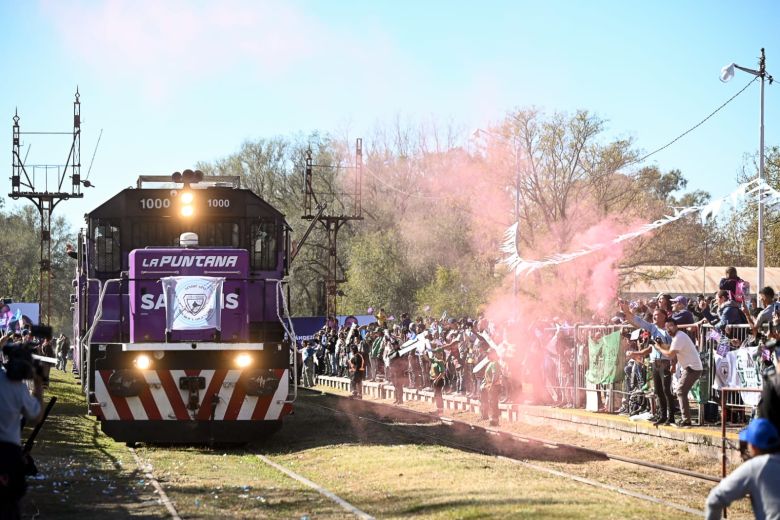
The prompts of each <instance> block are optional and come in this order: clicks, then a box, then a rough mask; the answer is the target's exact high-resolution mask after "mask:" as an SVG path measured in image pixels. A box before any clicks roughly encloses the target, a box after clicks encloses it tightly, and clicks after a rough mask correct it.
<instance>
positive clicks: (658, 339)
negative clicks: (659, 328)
mask: <svg viewBox="0 0 780 520" xmlns="http://www.w3.org/2000/svg"><path fill="white" fill-rule="evenodd" d="M655 342H656V343H657V344H658V345H663V342H664V340H663V338H661V337H657V338H655Z"/></svg>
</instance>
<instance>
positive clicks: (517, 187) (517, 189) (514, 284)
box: [473, 128, 521, 298]
mask: <svg viewBox="0 0 780 520" xmlns="http://www.w3.org/2000/svg"><path fill="white" fill-rule="evenodd" d="M480 134H488V135H491V136H493V137H496V138H499V139H501V140H503V141H509V139H508V138H507V137H506V136H503V135H500V134H497V133H495V132H491V131H489V130H483V129H481V128H477V129H476V130H474V134H473V135H474V138H475V139H479V137H480ZM512 147H513V148H514V152H515V222H516V223H517V233H518V234H519V233H520V180H521V179H520V151H519V149H518V144H517V138H516V137H514V136H513V137H512ZM512 271H513V274H514V277H513V279H512V296H514V297H515V298H517V270H514V269H513V270H512Z"/></svg>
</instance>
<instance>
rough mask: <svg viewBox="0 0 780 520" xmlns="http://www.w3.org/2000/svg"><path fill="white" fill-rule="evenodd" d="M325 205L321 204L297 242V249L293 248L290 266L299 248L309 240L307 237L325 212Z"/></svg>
mask: <svg viewBox="0 0 780 520" xmlns="http://www.w3.org/2000/svg"><path fill="white" fill-rule="evenodd" d="M327 206H328V205H327V204H321V205H320V209H319V211H318V212H317V214H316V215H314V218H313V219H312V221H311V224H309V227H308V228H306V232H305V233H304V234H303V236H302V237H301V240H300V242H298V247H296V248H295V251H293V253H292V255H290V264H292V263H293V261H294V260H295V257H297V256H298V253H299V252H300V251H301V248H302V247H303V244H304V243H305V242H306V239H307V238H309V235H310V234H311V232H312V230H313V229H314V227H315V226H316V225H317V222H319V220H320V217H321V216H322V214H323V213H324V212H325V208H326V207H327Z"/></svg>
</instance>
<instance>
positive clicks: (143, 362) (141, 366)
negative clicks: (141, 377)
mask: <svg viewBox="0 0 780 520" xmlns="http://www.w3.org/2000/svg"><path fill="white" fill-rule="evenodd" d="M133 364H134V365H135V368H137V369H138V370H147V369H148V368H149V367H150V366H152V358H150V357H149V356H147V355H146V354H139V355H137V356H136V357H135V359H134V360H133Z"/></svg>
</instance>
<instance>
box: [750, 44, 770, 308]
mask: <svg viewBox="0 0 780 520" xmlns="http://www.w3.org/2000/svg"><path fill="white" fill-rule="evenodd" d="M758 72H759V76H760V77H761V116H760V118H761V121H760V123H759V131H758V134H759V138H758V143H759V144H758V182H759V188H758V244H757V248H758V252H757V253H758V254H757V256H758V273H757V276H758V287H756V288H755V289H754V292H755V293H756V294H758V291H760V290H761V289H763V288H764V194H763V182H764V83H765V80H766V76H767V74H766V56H764V49H761V58H759V61H758ZM770 81H771V76H770Z"/></svg>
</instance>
